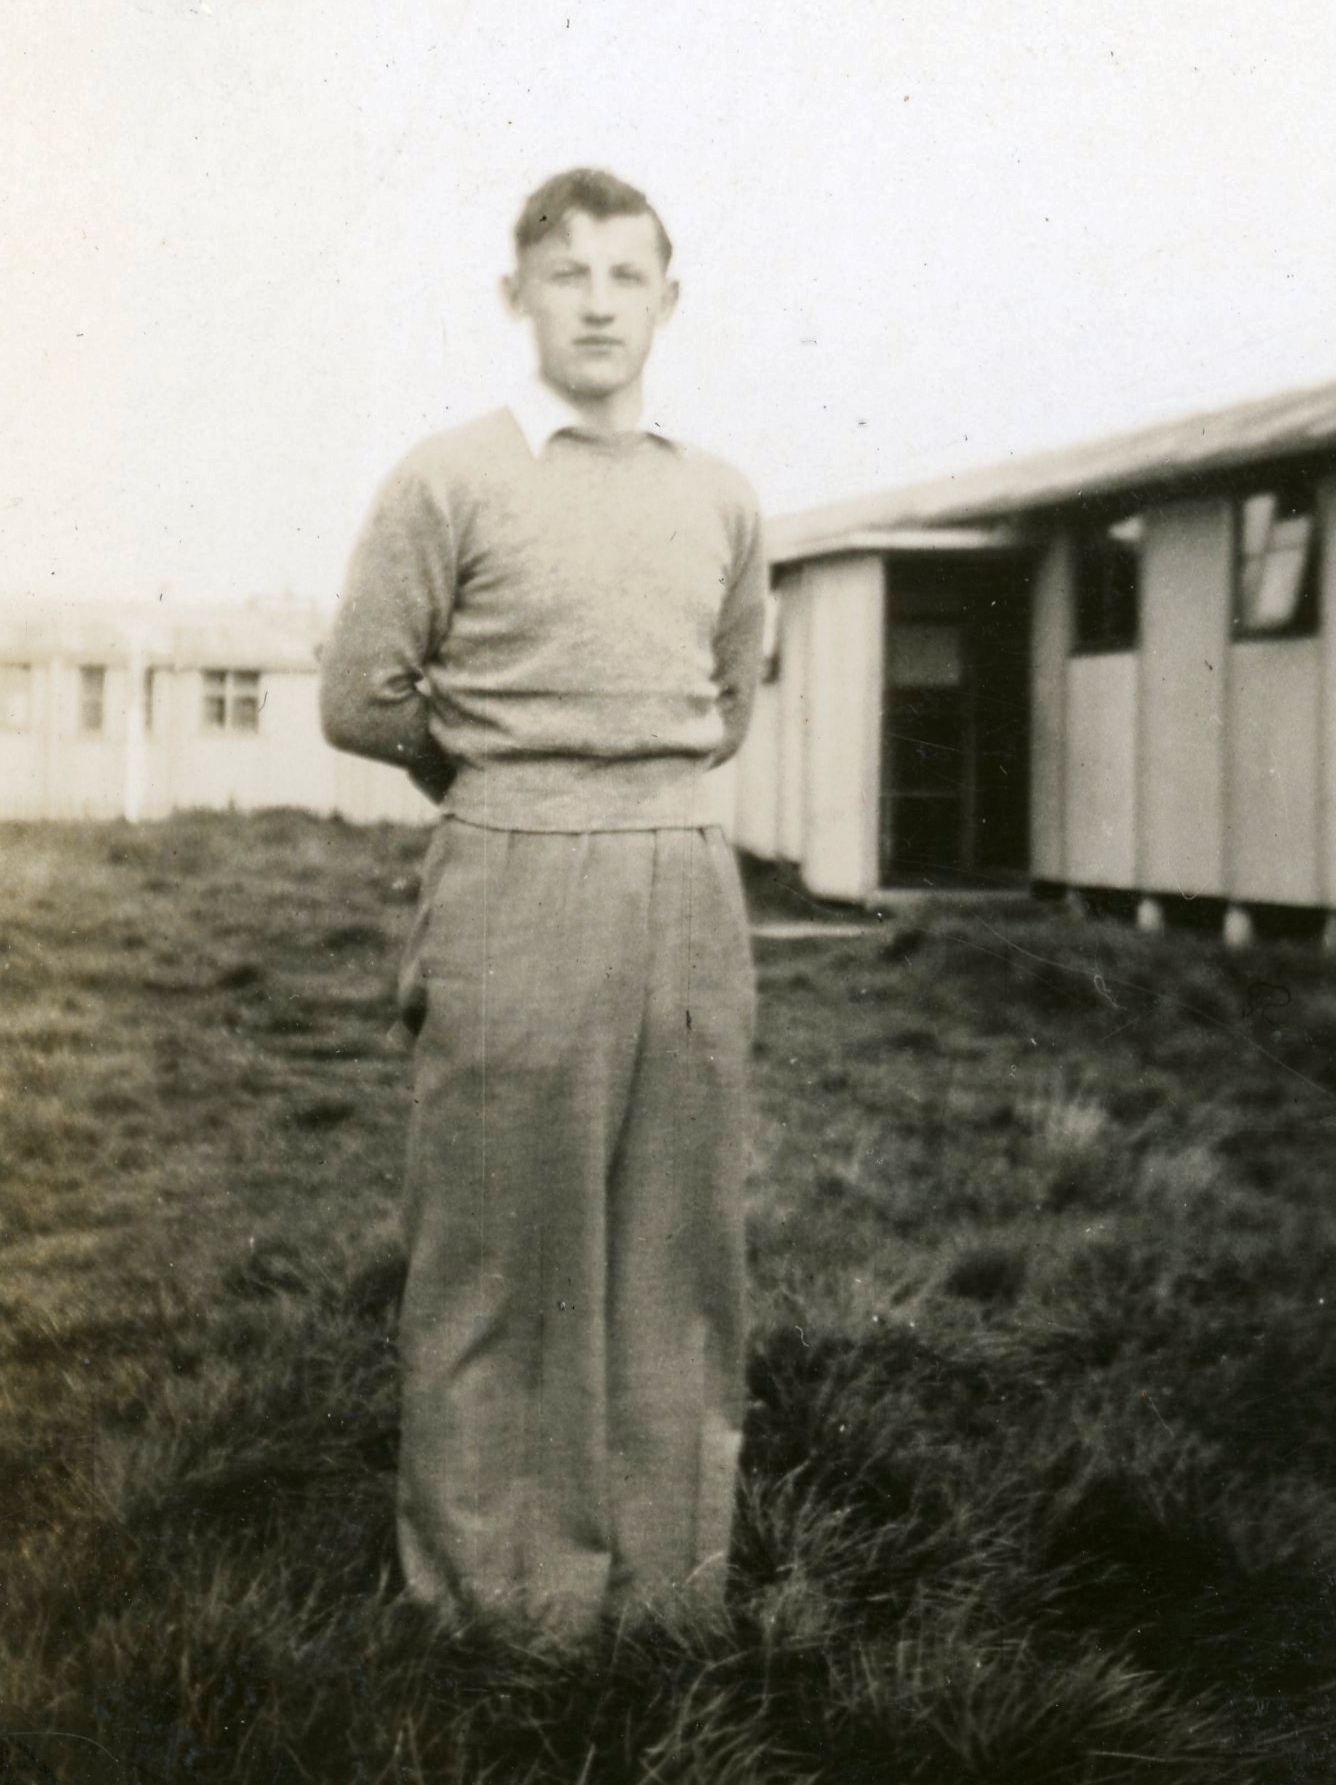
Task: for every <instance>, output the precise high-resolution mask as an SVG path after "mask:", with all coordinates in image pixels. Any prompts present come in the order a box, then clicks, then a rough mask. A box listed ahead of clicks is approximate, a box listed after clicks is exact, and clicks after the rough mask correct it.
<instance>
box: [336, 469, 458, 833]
mask: <svg viewBox="0 0 1336 1785" xmlns="http://www.w3.org/2000/svg"><path fill="white" fill-rule="evenodd" d="M454 595H455V549H454V537H453V533H452V530H451V527H450V522H449V518H448V516H447V515H446V514H445V513H444V512H443V511H442V509H441V507H440V506H439V504H438V503H437V502H436V500H435V499H434V497H433V495H432V493H431V491H430V490H429V489H428V488H427V485H426V483H425V481H424V479H423V478H422V476H421V475H420V474H418V473H417V472H416V471H414V470H413V469H411V468H410V467H408V466H401V467H400V468H399V469H398V470H396V471H395V472H393V473H392V474H391V476H390V477H389V479H388V480H387V482H386V483H385V485H384V486H383V487H382V489H381V491H380V493H379V495H378V496H377V498H376V502H375V504H374V506H373V508H372V511H371V514H370V517H369V518H368V520H367V522H366V525H365V526H364V527H363V529H362V532H361V535H360V537H359V539H358V541H357V544H356V546H355V548H354V550H353V555H352V561H351V563H350V565H349V568H348V575H347V579H346V581H345V583H344V588H343V594H342V598H341V600H340V602H339V608H338V613H337V615H336V617H335V621H334V626H333V629H332V631H331V633H330V635H329V638H328V639H327V640H326V642H325V648H324V651H323V652H322V654H321V660H320V722H321V726H322V729H323V731H324V734H325V738H326V740H327V741H328V742H329V743H331V744H333V745H334V746H335V747H336V748H337V749H339V750H349V751H352V752H353V753H354V754H355V755H358V756H371V757H375V758H377V759H378V760H380V761H382V762H391V763H395V764H396V765H398V766H399V767H400V768H403V769H406V770H407V771H408V773H409V775H410V776H411V777H412V779H413V780H414V781H415V782H416V783H417V785H418V786H419V787H421V789H422V790H423V792H424V793H426V794H428V795H429V796H430V797H431V798H433V799H439V798H440V797H441V796H442V795H443V794H444V793H445V791H446V789H447V788H448V786H449V784H450V780H451V775H452V770H451V766H450V763H449V761H448V759H447V758H446V756H445V755H444V753H443V752H442V751H441V749H440V748H439V746H438V745H437V743H436V742H435V740H434V738H433V737H432V735H431V732H430V730H429V729H428V725H427V715H428V703H427V697H426V694H425V693H424V691H423V688H422V674H423V670H424V668H425V666H426V665H427V663H428V662H430V660H431V658H432V657H433V656H434V655H435V652H436V650H437V648H438V646H439V644H440V641H441V639H442V638H443V636H444V634H445V631H446V628H447V626H448V623H449V617H450V611H451V608H452V607H453V604H454Z"/></svg>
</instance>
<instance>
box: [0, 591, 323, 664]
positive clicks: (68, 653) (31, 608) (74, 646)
mask: <svg viewBox="0 0 1336 1785" xmlns="http://www.w3.org/2000/svg"><path fill="white" fill-rule="evenodd" d="M328 624H329V616H328V614H327V613H326V612H325V611H324V610H323V609H321V608H319V607H317V606H315V605H314V604H313V603H309V602H296V601H293V602H266V601H255V602H250V603H247V604H246V605H245V606H239V607H238V606H232V607H221V606H220V607H185V606H181V607H175V608H169V607H165V606H162V605H153V606H149V605H146V604H143V603H136V604H129V603H113V602H107V603H100V602H87V603H53V604H49V605H48V604H45V603H36V602H14V603H12V604H10V605H9V606H8V607H6V608H5V609H4V610H3V611H0V662H9V663H40V662H44V661H48V660H49V659H50V658H52V657H64V658H67V659H69V660H70V661H72V662H76V663H99V664H107V665H109V666H110V665H120V664H126V663H129V662H130V661H131V659H132V658H137V659H138V660H139V661H141V662H143V663H144V665H145V666H146V667H149V666H151V667H153V668H158V669H258V670H270V671H278V670H294V671H301V670H307V671H310V670H314V668H315V666H316V656H317V645H318V642H319V640H320V639H321V638H322V637H323V636H324V633H325V631H326V630H327V628H328Z"/></svg>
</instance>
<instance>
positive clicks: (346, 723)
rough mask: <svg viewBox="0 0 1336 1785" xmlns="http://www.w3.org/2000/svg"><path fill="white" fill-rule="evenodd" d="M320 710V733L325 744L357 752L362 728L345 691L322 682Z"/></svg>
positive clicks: (334, 685)
mask: <svg viewBox="0 0 1336 1785" xmlns="http://www.w3.org/2000/svg"><path fill="white" fill-rule="evenodd" d="M319 710H320V731H321V734H322V736H323V737H324V740H325V742H326V743H327V744H329V745H331V746H332V747H333V748H334V749H335V750H353V751H355V750H357V749H358V748H359V738H360V728H359V727H358V725H357V722H356V712H355V709H354V707H353V705H352V703H351V702H350V701H349V700H348V699H347V697H346V693H345V691H343V690H341V689H340V688H339V687H338V686H337V684H335V683H334V682H331V681H328V680H325V681H322V682H321V684H320V706H319Z"/></svg>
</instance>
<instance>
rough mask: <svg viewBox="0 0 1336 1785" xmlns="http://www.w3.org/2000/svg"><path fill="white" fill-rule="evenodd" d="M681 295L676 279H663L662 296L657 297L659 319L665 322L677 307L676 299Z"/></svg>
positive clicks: (680, 288)
mask: <svg viewBox="0 0 1336 1785" xmlns="http://www.w3.org/2000/svg"><path fill="white" fill-rule="evenodd" d="M681 295H682V287H681V286H680V285H679V284H678V283H677V280H676V279H667V280H665V281H664V287H663V296H662V297H661V298H660V299H659V321H660V323H664V322H667V321H668V319H669V317H670V316H671V315H672V313H673V311H674V310H675V309H676V308H677V300H678V298H679V297H680V296H681Z"/></svg>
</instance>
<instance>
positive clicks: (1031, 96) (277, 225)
mask: <svg viewBox="0 0 1336 1785" xmlns="http://www.w3.org/2000/svg"><path fill="white" fill-rule="evenodd" d="M1333 120H1336V19H1333V15H1332V12H1331V8H1330V0H1267V4H1266V5H1264V6H1263V5H1258V4H1257V3H1256V0H1175V3H1174V4H1172V5H1166V4H1165V0H987V3H985V0H973V3H969V0H910V3H909V4H904V5H896V4H891V3H886V0H819V3H818V0H769V3H767V4H760V3H759V0H747V3H746V4H737V3H735V0H319V3H317V0H207V3H204V0H9V4H8V5H7V6H6V9H5V29H4V45H3V52H2V55H0V166H3V168H4V169H5V175H4V179H3V181H2V182H0V275H2V277H3V284H2V285H0V290H2V291H3V299H2V300H0V302H2V304H3V315H2V316H0V403H3V417H4V420H3V427H2V428H0V590H4V591H6V592H9V593H10V594H13V595H18V594H22V593H25V592H36V593H45V594H47V595H48V596H49V597H53V598H69V597H74V596H79V597H86V596H100V595H117V596H123V595H140V596H151V595H153V594H156V593H158V592H160V591H164V590H165V591H166V592H167V593H168V594H170V595H172V596H175V597H180V598H194V597H199V598H217V597H219V596H224V597H233V596H237V597H239V596H243V595H246V594H251V593H277V592H280V591H281V590H283V589H284V588H285V587H290V588H292V589H293V590H295V591H296V592H297V593H299V594H303V595H315V596H319V597H323V598H332V596H333V595H334V593H335V591H336V589H337V587H338V582H339V578H340V576H341V573H342V569H343V565H344V562H345V560H346V556H347V552H348V549H349V546H350V543H351V540H352V536H353V534H354V532H355V530H356V528H357V526H358V525H359V523H360V520H361V518H362V515H363V513H364V511H365V508H366V505H367V503H368V501H369V499H370V496H371V493H372V491H373V489H374V486H375V484H376V483H377V481H378V480H379V478H380V477H381V475H382V474H383V473H384V472H385V471H386V470H388V468H389V466H390V464H391V463H392V462H393V460H394V459H395V458H396V457H397V456H398V454H399V453H400V452H401V451H402V450H404V449H405V448H406V447H407V446H408V445H410V444H411V443H412V441H413V440H415V439H416V438H418V437H420V436H421V435H422V434H423V433H426V432H430V431H432V430H433V429H435V428H438V427H441V426H445V425H448V424H449V423H451V422H452V421H454V420H460V419H463V418H464V417H465V416H467V415H468V414H470V413H473V412H476V411H477V410H479V409H481V408H484V407H489V406H491V405H492V404H494V403H495V402H497V401H499V400H502V399H503V397H504V393H505V390H506V387H507V386H508V384H509V383H510V382H511V381H512V380H513V379H514V378H515V377H516V376H518V375H519V373H521V372H522V371H523V369H524V368H525V366H526V365H527V359H528V356H527V345H526V342H525V338H524V336H523V335H522V334H520V333H518V332H517V330H516V328H515V325H513V324H511V323H510V322H508V321H507V320H506V319H505V318H504V316H503V314H502V312H501V309H500V306H499V303H498V301H497V298H496V279H497V276H498V275H499V274H500V273H501V272H502V271H503V270H504V269H505V265H506V262H507V256H508V252H509V232H510V228H511V225H512V223H513V220H514V216H515V214H516V212H517V210H518V208H519V204H520V202H521V201H522V199H523V197H524V195H525V194H526V192H528V191H529V190H530V189H531V188H532V187H533V186H535V185H536V184H537V183H538V182H539V181H540V180H541V179H543V178H544V177H545V176H546V175H547V174H549V173H551V172H554V171H556V170H557V169H558V168H560V167H563V166H567V165H570V164H573V163H576V162H586V161H587V162H594V163H596V164H600V165H605V166H609V167H611V168H613V169H614V171H616V172H618V173H621V174H622V175H623V176H624V177H626V178H629V179H631V180H632V181H634V182H636V183H637V184H639V185H642V186H644V187H645V188H646V189H647V191H648V192H649V193H650V196H651V197H652V198H653V199H654V200H655V201H656V202H657V204H658V205H659V208H660V210H661V211H662V213H663V215H664V218H665V220H666V222H667V224H668V227H669V229H670V231H671V232H672V233H673V235H674V237H675V239H676V241H677V244H678V249H679V258H678V271H679V273H680V275H681V277H682V279H683V283H684V293H683V304H682V308H681V309H680V311H679V313H678V315H677V317H676V318H675V319H674V321H673V323H672V325H671V327H670V328H669V330H668V331H667V332H666V334H665V335H664V337H663V339H662V340H661V342H660V344H659V347H658V349H657V350H656V355H655V361H654V369H655V379H654V389H655V390H656V391H657V392H659V393H661V397H662V401H660V402H658V403H656V409H657V410H658V411H659V412H660V413H664V414H671V416H672V417H673V419H674V420H675V421H678V422H680V423H681V425H682V430H683V432H684V433H686V434H687V435H688V436H689V437H690V438H693V439H695V440H697V441H699V442H700V443H702V444H704V445H708V446H710V447H712V448H713V449H714V450H716V451H720V452H723V453H724V454H725V455H727V456H728V457H731V458H733V459H734V460H736V461H737V462H738V463H739V464H741V465H742V466H743V468H744V469H745V470H747V471H748V472H749V474H750V475H751V477H752V478H753V481H754V482H755V483H756V485H757V487H758V489H759V490H760V493H761V496H762V499H763V502H764V503H765V505H766V507H767V508H768V509H769V510H770V512H772V513H778V512H782V511H784V510H785V509H788V508H792V507H796V506H802V505H806V504H808V503H812V502H818V501H824V500H826V499H828V498H833V497H836V496H841V495H849V494H853V493H855V492H857V491H860V490H864V489H870V488H876V487H878V486H889V485H892V484H896V483H902V482H908V481H915V480H918V479H920V478H923V477H926V476H930V475H936V474H937V473H940V472H945V471H951V470H955V469H961V468H964V467H966V466H969V465H976V464H980V463H987V462H991V461H995V460H998V459H1001V458H1004V457H1006V456H1008V455H1009V454H1012V453H1017V452H1023V451H1028V450H1030V449H1032V448H1036V447H1042V446H1048V445H1053V444H1057V443H1061V442H1063V441H1066V440H1072V439H1076V438H1081V437H1088V436H1091V435H1097V434H1100V433H1104V432H1108V431H1112V430H1114V429H1117V428H1121V427H1126V426H1135V425H1137V424H1139V423H1141V422H1143V421H1150V420H1153V419H1156V418H1157V417H1160V416H1163V415H1166V414H1170V413H1175V412H1180V411H1183V410H1186V409H1191V408H1195V407H1198V406H1212V405H1217V404H1223V403H1228V402H1230V401H1232V400H1234V399H1235V398H1238V397H1243V396H1249V395H1254V394H1262V393H1265V392H1268V391H1272V390H1279V389H1282V388H1284V387H1286V386H1289V385H1295V384H1303V383H1308V382H1314V381H1317V380H1319V379H1322V378H1328V377H1336V323H1334V322H1333V318H1334V317H1336V126H1334V124H1333Z"/></svg>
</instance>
